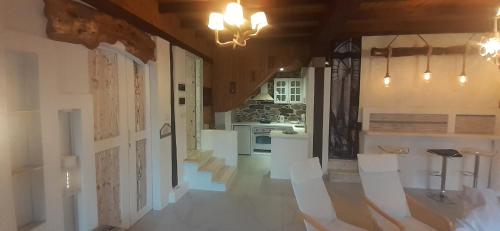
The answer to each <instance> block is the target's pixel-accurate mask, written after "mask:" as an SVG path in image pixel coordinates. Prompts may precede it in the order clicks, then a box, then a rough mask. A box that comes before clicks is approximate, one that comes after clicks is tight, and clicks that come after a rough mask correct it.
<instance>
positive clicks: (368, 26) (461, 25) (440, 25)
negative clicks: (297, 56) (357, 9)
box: [343, 19, 493, 35]
mask: <svg viewBox="0 0 500 231" xmlns="http://www.w3.org/2000/svg"><path fill="white" fill-rule="evenodd" d="M492 23H493V22H492V21H491V20H489V19H476V20H474V21H471V20H466V21H459V20H440V21H435V20H434V21H433V20H430V21H406V22H405V21H392V22H384V23H379V22H377V21H369V20H367V21H349V22H347V23H346V27H345V28H346V29H345V30H344V31H343V33H347V34H358V35H395V34H440V33H483V32H488V31H490V30H491V28H492Z"/></svg>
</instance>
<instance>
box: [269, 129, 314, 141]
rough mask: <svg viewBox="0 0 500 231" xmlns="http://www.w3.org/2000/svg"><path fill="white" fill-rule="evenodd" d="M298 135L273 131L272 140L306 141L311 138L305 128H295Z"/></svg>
mask: <svg viewBox="0 0 500 231" xmlns="http://www.w3.org/2000/svg"><path fill="white" fill-rule="evenodd" d="M293 130H294V131H296V132H297V134H284V133H283V132H282V131H279V130H273V131H271V138H290V139H306V138H309V136H308V135H307V133H306V132H305V129H304V128H293Z"/></svg>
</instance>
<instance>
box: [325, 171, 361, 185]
mask: <svg viewBox="0 0 500 231" xmlns="http://www.w3.org/2000/svg"><path fill="white" fill-rule="evenodd" d="M328 178H329V180H330V181H331V182H345V183H360V182H361V178H360V176H359V172H358V171H354V170H343V169H338V170H329V171H328Z"/></svg>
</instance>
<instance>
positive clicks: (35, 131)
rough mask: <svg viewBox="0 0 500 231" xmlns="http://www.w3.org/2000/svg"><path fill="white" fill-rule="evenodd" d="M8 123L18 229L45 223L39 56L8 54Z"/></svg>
mask: <svg viewBox="0 0 500 231" xmlns="http://www.w3.org/2000/svg"><path fill="white" fill-rule="evenodd" d="M5 57H6V74H7V75H6V76H7V87H6V89H7V113H8V117H7V124H8V142H9V153H10V159H11V170H12V183H13V195H14V203H15V210H16V211H15V212H16V222H17V228H18V230H23V231H24V230H31V229H33V228H35V227H37V226H38V225H40V224H42V223H43V222H45V219H46V216H45V187H44V177H43V176H44V169H43V149H42V137H41V122H40V106H39V94H38V87H39V84H38V83H39V79H38V57H37V55H36V54H33V53H25V52H18V51H7V52H6V53H5Z"/></svg>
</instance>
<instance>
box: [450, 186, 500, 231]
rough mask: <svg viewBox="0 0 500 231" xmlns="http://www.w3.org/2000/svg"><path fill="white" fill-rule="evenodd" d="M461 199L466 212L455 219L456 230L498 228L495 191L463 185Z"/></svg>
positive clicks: (499, 205)
mask: <svg viewBox="0 0 500 231" xmlns="http://www.w3.org/2000/svg"><path fill="white" fill-rule="evenodd" d="M462 199H463V203H464V209H465V211H466V214H465V216H464V218H463V219H459V220H458V221H457V223H458V226H459V227H458V228H457V231H475V230H481V231H497V230H499V229H500V203H499V201H498V197H497V195H496V192H495V191H493V190H491V189H475V188H471V187H467V186H464V191H463V194H462Z"/></svg>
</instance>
